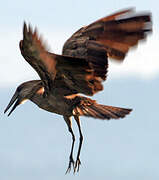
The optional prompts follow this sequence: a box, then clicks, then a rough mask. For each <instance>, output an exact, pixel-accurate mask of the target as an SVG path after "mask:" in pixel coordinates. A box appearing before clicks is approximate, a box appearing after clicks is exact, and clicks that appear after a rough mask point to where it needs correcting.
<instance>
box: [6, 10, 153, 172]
mask: <svg viewBox="0 0 159 180" xmlns="http://www.w3.org/2000/svg"><path fill="white" fill-rule="evenodd" d="M150 31H151V14H150V13H143V14H136V13H135V12H134V10H133V9H128V10H123V11H120V12H117V13H115V14H113V15H110V16H107V17H104V18H102V19H100V20H98V21H96V22H94V23H92V24H90V25H88V26H85V27H82V28H81V29H80V30H78V31H77V32H75V33H74V34H73V35H72V36H71V37H70V38H69V39H68V40H67V41H66V43H65V44H64V47H63V53H62V55H57V54H54V53H51V52H48V50H47V48H46V45H44V43H43V42H42V40H41V39H40V38H39V36H38V33H37V30H36V29H35V30H34V31H33V30H32V28H31V26H28V27H27V25H26V24H25V23H24V27H23V40H21V41H20V50H21V54H22V55H23V57H24V58H25V60H26V61H27V62H28V63H29V64H30V65H31V66H32V67H33V68H34V69H35V70H36V72H37V73H38V74H39V76H40V78H41V80H33V81H28V82H25V83H23V84H21V85H20V86H19V87H18V88H17V90H16V92H15V94H14V95H13V97H12V99H11V101H10V103H9V104H8V106H7V108H6V109H5V112H7V111H8V109H9V108H10V107H11V106H12V105H13V104H14V103H15V104H14V106H13V108H12V109H11V111H10V113H9V114H8V115H10V114H11V113H12V112H13V110H14V109H15V108H16V107H17V106H18V105H19V104H21V103H22V102H24V101H25V100H27V99H29V100H31V101H32V102H34V103H35V104H36V105H38V106H39V107H40V108H42V109H44V110H47V111H49V112H53V113H57V114H60V115H62V116H63V118H64V120H65V122H66V124H67V126H68V129H69V131H70V133H71V134H72V147H71V153H70V160H69V166H68V169H67V171H66V172H69V171H70V170H71V166H73V168H74V172H76V171H79V166H80V164H81V162H80V151H81V147H82V141H83V135H82V131H81V127H80V119H79V116H87V117H93V118H97V119H106V120H109V119H119V118H124V117H125V116H126V115H127V114H129V113H130V111H131V109H126V108H120V107H113V106H106V105H101V104H98V103H96V101H94V100H91V99H89V98H87V97H83V96H80V95H78V93H81V94H85V95H89V96H92V95H93V94H95V93H97V92H98V91H101V90H102V89H103V85H102V82H103V81H104V80H106V77H107V70H108V57H110V58H114V59H116V60H118V61H122V60H123V59H124V58H125V55H126V53H127V52H128V50H129V49H130V48H131V47H133V46H135V45H137V43H138V41H139V40H142V39H145V38H146V35H147V33H148V32H150ZM72 116H73V117H74V119H75V121H76V122H77V125H78V128H79V133H80V143H79V148H78V153H77V159H76V162H75V164H74V160H73V149H74V142H75V136H74V133H73V130H72V126H71V117H72Z"/></svg>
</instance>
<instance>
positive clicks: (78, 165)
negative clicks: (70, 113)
mask: <svg viewBox="0 0 159 180" xmlns="http://www.w3.org/2000/svg"><path fill="white" fill-rule="evenodd" d="M74 118H75V120H76V122H77V125H78V129H79V133H80V142H79V147H78V153H77V159H76V163H75V167H74V173H75V172H78V171H79V167H80V165H81V161H80V152H81V147H82V142H83V135H82V131H81V126H80V119H79V116H74Z"/></svg>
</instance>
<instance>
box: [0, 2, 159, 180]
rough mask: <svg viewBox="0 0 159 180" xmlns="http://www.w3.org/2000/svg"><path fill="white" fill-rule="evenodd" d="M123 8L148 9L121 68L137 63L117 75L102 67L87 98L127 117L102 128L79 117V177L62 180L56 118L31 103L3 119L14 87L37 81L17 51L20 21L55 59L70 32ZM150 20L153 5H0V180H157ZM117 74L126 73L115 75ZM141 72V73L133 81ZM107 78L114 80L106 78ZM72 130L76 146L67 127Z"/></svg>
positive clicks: (158, 20) (156, 7)
mask: <svg viewBox="0 0 159 180" xmlns="http://www.w3.org/2000/svg"><path fill="white" fill-rule="evenodd" d="M127 7H136V9H137V10H138V11H140V10H150V11H151V12H152V14H153V22H154V23H153V24H154V33H153V35H152V36H151V37H150V38H149V39H148V41H147V43H146V44H141V46H140V47H139V50H136V51H133V52H132V53H130V55H129V56H128V57H127V59H126V61H125V62H124V63H129V62H132V61H133V58H134V61H139V62H142V63H141V64H137V65H136V64H133V65H132V66H133V68H131V63H130V64H128V65H127V66H124V65H121V66H123V67H124V68H121V69H120V67H119V69H118V70H116V69H111V68H110V71H109V77H108V81H107V82H105V83H104V86H105V89H104V91H103V92H101V93H99V94H97V95H96V96H95V97H94V99H96V100H98V102H100V103H102V104H108V105H114V106H122V107H130V108H133V109H134V111H133V112H132V114H131V115H129V116H128V117H127V118H125V119H123V120H119V121H109V122H106V121H104V122H103V121H100V120H94V119H91V118H83V117H82V118H81V121H82V130H83V134H84V143H83V149H82V153H81V161H82V166H81V169H80V173H79V174H78V175H76V176H74V175H72V173H71V174H70V175H66V176H65V175H64V173H65V170H66V167H67V165H68V164H67V163H68V156H69V152H70V145H71V136H70V134H69V132H68V131H67V128H66V125H65V122H64V121H63V119H62V117H61V116H58V115H55V114H51V113H48V112H46V111H43V110H41V109H39V108H38V107H37V106H35V105H34V104H33V103H31V102H27V103H26V104H24V105H21V106H20V107H18V108H17V110H16V111H15V112H14V113H13V114H12V115H11V116H10V117H9V118H8V117H7V116H6V115H4V114H3V110H4V108H5V107H6V105H7V103H8V102H9V100H10V98H11V96H12V94H13V93H14V91H15V89H16V87H17V86H18V85H19V84H20V83H21V82H23V81H25V80H30V79H36V78H38V76H37V75H36V73H35V72H34V71H33V70H32V68H31V67H30V66H29V65H28V64H27V63H26V62H25V60H23V58H22V56H21V55H20V51H19V49H18V43H19V40H20V39H21V37H22V24H23V21H24V20H26V21H27V22H30V23H31V24H32V25H33V26H37V27H38V28H39V31H40V32H41V33H42V34H43V35H44V38H45V39H46V40H48V43H49V45H50V46H51V49H52V50H53V51H55V52H60V49H61V47H62V44H63V43H64V41H65V40H66V39H67V38H68V37H69V36H70V35H71V34H72V33H73V32H74V31H76V30H77V29H78V28H80V27H81V26H83V25H87V24H89V23H91V22H93V21H94V20H96V19H98V18H100V17H103V16H106V15H108V14H110V13H113V12H114V11H116V10H119V9H123V8H127ZM158 13H159V1H158V0H151V1H150V0H145V1H138V0H131V1H128V0H120V1H119V0H111V1H106V0H101V1H100V0H98V1H97V0H95V1H93V0H80V1H73V0H67V1H62V0H58V1H48V0H45V1H31V0H28V1H20V0H19V1H18V0H15V1H14V2H11V1H9V0H6V1H4V2H1V7H0V14H1V21H0V23H1V29H0V37H1V42H0V48H1V51H2V52H1V53H0V58H1V62H0V63H1V72H0V76H1V79H0V83H1V90H0V92H1V101H0V107H1V111H0V112H1V121H0V179H2V180H14V179H16V180H25V179H29V180H33V179H38V180H44V179H45V180H52V179H56V180H62V179H66V180H67V179H69V180H71V179H77V180H78V179H86V178H87V179H92V180H97V179H100V180H105V179H109V180H116V179H122V180H127V179H129V180H131V179H132V180H134V179H135V180H149V179H153V180H158V179H159V167H158V162H159V142H158V139H159V131H158V129H159V119H158V107H159V97H158V89H159V68H158V67H159V63H158V58H159V56H158V54H157V51H158V49H157V48H158V46H157V45H158V44H159V40H158V37H159V33H158V27H159V15H158ZM148 47H150V48H148ZM145 54H146V55H145ZM137 57H138V58H137ZM142 57H144V58H143V59H142ZM146 57H147V59H146ZM144 60H145V68H144V67H143V66H144ZM140 65H142V67H141V69H140V68H139V66H140ZM124 69H125V71H127V73H125V74H124V73H120V71H124ZM128 69H129V71H128ZM135 69H136V71H135ZM142 69H143V71H144V72H145V73H143V74H142V75H141V76H140V73H139V72H140V71H142ZM150 69H151V71H150ZM130 71H131V74H130V73H129V72H130ZM154 71H155V75H153V76H152V74H153V72H154ZM115 73H117V75H116V76H113V74H115ZM11 74H12V76H11ZM111 77H113V78H111ZM119 77H120V78H119ZM149 77H150V78H149ZM73 128H74V130H75V134H76V136H77V142H78V131H77V127H76V125H75V123H73ZM76 148H77V144H76Z"/></svg>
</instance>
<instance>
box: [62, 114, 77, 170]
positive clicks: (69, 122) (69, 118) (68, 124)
mask: <svg viewBox="0 0 159 180" xmlns="http://www.w3.org/2000/svg"><path fill="white" fill-rule="evenodd" d="M64 120H65V122H66V123H67V126H68V130H69V132H70V133H71V135H72V147H71V153H70V157H69V165H68V168H67V170H66V174H67V173H68V172H70V171H71V165H72V166H73V168H74V160H73V148H74V143H75V136H74V134H73V130H72V122H71V117H68V116H64Z"/></svg>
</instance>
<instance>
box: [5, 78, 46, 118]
mask: <svg viewBox="0 0 159 180" xmlns="http://www.w3.org/2000/svg"><path fill="white" fill-rule="evenodd" d="M35 93H39V94H40V93H41V94H42V93H43V85H42V81H40V80H34V81H28V82H25V83H23V84H21V85H20V86H18V87H17V89H16V91H15V93H14V95H13V97H12V99H11V100H10V102H9V104H8V106H7V107H6V109H5V111H4V113H6V112H7V111H8V110H9V108H10V107H11V106H12V105H13V104H14V106H13V107H12V109H11V111H10V112H9V114H8V116H9V115H10V114H11V113H12V112H13V111H14V110H15V108H16V107H17V106H18V105H20V104H23V103H24V102H25V101H26V100H28V99H31V98H32V97H33V96H34V95H35Z"/></svg>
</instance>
